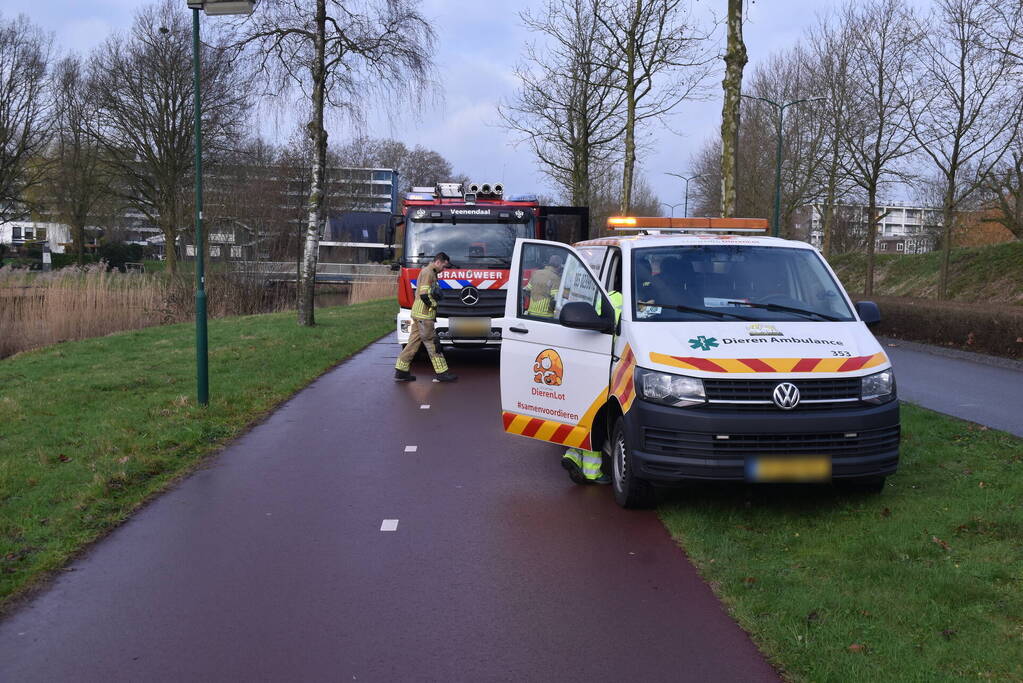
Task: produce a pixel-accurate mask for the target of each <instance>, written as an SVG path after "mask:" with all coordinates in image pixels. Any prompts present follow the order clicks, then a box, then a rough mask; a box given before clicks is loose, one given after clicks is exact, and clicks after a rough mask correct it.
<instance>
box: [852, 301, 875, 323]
mask: <svg viewBox="0 0 1023 683" xmlns="http://www.w3.org/2000/svg"><path fill="white" fill-rule="evenodd" d="M856 312H857V313H858V314H859V316H860V319H862V320H863V322H864V323H866V324H867V325H868V326H869V325H876V324H878V323H879V322H881V311H880V309H878V307H877V304H875V303H874V302H873V301H857V302H856Z"/></svg>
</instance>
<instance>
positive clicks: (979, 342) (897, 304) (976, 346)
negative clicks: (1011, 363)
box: [860, 296, 1023, 358]
mask: <svg viewBox="0 0 1023 683" xmlns="http://www.w3.org/2000/svg"><path fill="white" fill-rule="evenodd" d="M860 298H864V297H860ZM871 298H872V300H873V301H875V302H877V305H878V307H880V309H881V322H880V323H878V324H877V325H875V326H874V327H873V328H872V331H873V332H874V334H877V335H881V336H886V337H895V338H896V339H905V340H908V341H916V342H923V343H925V344H937V345H939V346H951V347H955V348H960V349H967V350H969V351H977V352H980V353H988V354H992V355H995V356H1004V357H1008V358H1023V306H1007V305H1005V304H985V303H977V302H961V301H935V300H933V299H913V298H908V297H877V296H875V297H871Z"/></svg>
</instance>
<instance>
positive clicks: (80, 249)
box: [71, 223, 85, 266]
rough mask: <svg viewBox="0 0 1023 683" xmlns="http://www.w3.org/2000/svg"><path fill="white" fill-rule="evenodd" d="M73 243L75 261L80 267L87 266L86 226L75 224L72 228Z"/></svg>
mask: <svg viewBox="0 0 1023 683" xmlns="http://www.w3.org/2000/svg"><path fill="white" fill-rule="evenodd" d="M71 242H72V247H73V248H74V250H75V259H76V260H77V261H78V265H80V266H82V265H85V225H84V224H82V223H75V224H74V225H72V226H71Z"/></svg>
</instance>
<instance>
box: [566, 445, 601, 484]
mask: <svg viewBox="0 0 1023 683" xmlns="http://www.w3.org/2000/svg"><path fill="white" fill-rule="evenodd" d="M561 457H563V458H565V459H567V460H571V461H572V462H574V463H575V464H576V466H577V467H578V468H579V469H580V470H582V472H583V476H584V477H586V478H587V479H598V478H600V474H601V472H600V462H601V455H600V451H584V450H582V449H581V448H569V449H568V450H567V451H565V454H564V455H563V456H561Z"/></svg>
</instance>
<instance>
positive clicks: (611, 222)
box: [607, 216, 636, 227]
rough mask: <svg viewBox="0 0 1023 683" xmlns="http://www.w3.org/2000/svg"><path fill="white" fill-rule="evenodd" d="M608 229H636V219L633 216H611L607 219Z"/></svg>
mask: <svg viewBox="0 0 1023 683" xmlns="http://www.w3.org/2000/svg"><path fill="white" fill-rule="evenodd" d="M607 225H608V227H612V226H615V225H618V226H629V227H636V219H635V218H633V217H631V216H611V217H609V218H608V219H607Z"/></svg>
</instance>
